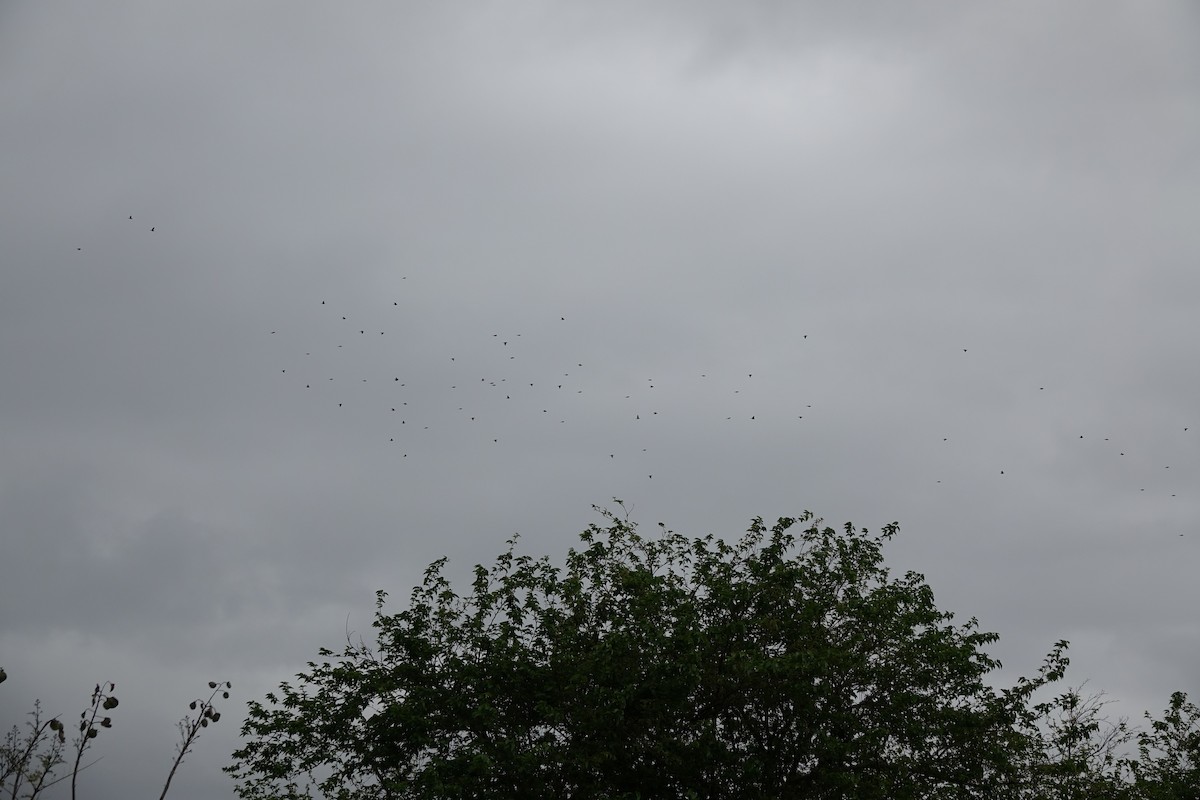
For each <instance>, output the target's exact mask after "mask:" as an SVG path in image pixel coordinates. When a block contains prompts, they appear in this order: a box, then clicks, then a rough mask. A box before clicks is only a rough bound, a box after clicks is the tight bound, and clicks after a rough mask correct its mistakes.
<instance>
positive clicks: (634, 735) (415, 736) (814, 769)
mask: <svg viewBox="0 0 1200 800" xmlns="http://www.w3.org/2000/svg"><path fill="white" fill-rule="evenodd" d="M618 502H619V501H618ZM601 513H602V515H603V518H604V522H605V524H604V526H603V527H601V526H597V525H592V526H590V527H589V528H588V529H587V530H586V531H585V532H584V533H583V534H582V535H581V537H580V538H581V540H582V545H583V546H582V548H581V549H578V550H577V549H572V550H570V552H569V554H568V555H567V558H566V563H565V566H564V567H562V568H560V567H557V566H554V565H552V564H551V562H550V560H549V559H548V558H541V559H538V560H535V559H533V558H531V557H530V556H528V555H517V554H516V553H515V547H516V540H515V537H514V539H512V540H510V541H509V542H508V549H507V551H506V552H504V553H502V554H501V555H500V556H499V557H498V558H497V559H496V562H495V564H494V565H493V566H492V567H491V568H490V569H489V568H484V567H482V566H478V567H476V569H475V579H474V582H473V585H472V587H471V591H470V592H469V593H467V594H465V595H460V594H458V593H456V592H455V591H454V589H453V588H452V586H451V585H450V582H449V581H448V580H447V579H446V578H445V577H444V575H443V568H444V566H445V563H446V561H445V559H442V560H439V561H435V562H434V563H433V564H431V565H430V566H429V568H428V569H427V570H426V572H425V576H424V580H423V582H422V583H421V584H420V585H419V586H417V587H416V588H414V590H413V591H412V594H411V598H410V603H409V606H408V608H407V609H406V610H404V611H401V612H400V613H397V614H385V613H384V605H385V600H386V597H387V595H386V593H385V592H382V591H380V592H378V594H377V604H376V616H375V620H374V623H373V626H374V628H375V629H376V639H377V643H376V644H375V645H373V646H369V645H367V644H366V643H365V642H363V641H362V640H361V639H359V640H358V641H357V642H355V641H354V640H353V639H351V638H350V637H348V641H347V645H346V647H345V649H344V650H343V651H342V652H341V653H340V655H337V656H335V654H334V653H333V651H331V650H328V649H324V648H322V649H321V650H320V655H321V657H322V658H324V659H327V660H325V661H324V662H323V663H320V664H318V663H315V662H309V664H308V671H307V672H302V673H299V674H298V675H297V679H298V683H296V684H294V685H293V683H290V682H284V683H282V684H281V685H280V691H279V693H278V694H276V693H270V694H268V695H267V696H266V701H267V704H265V705H264V704H262V703H259V702H257V701H252V702H250V703H249V713H248V716H247V719H246V721H245V723H244V724H243V727H242V734H243V736H244V737H245V744H244V746H243V747H242V748H241V749H239V750H238V751H237V752H235V753H234V756H233V758H234V761H233V763H232V764H231V765H230V766H228V767H226V768H225V769H226V771H227V772H228V773H229V774H231V775H232V776H233V777H234V778H235V780H236V781H237V792H238V794H239V795H240V796H241V797H242V798H244V799H245V800H266V799H267V798H289V800H294V799H295V798H312V797H320V796H324V797H331V798H332V797H336V798H340V799H342V800H367V799H368V798H370V799H371V800H375V799H376V798H449V797H464V798H465V797H514V798H515V797H522V798H565V797H592V798H634V797H656V798H673V797H679V798H684V797H692V798H723V797H739V798H768V797H770V798H851V797H853V798H889V799H895V800H900V799H903V798H922V799H924V798H985V797H986V798H1005V797H1018V796H1025V794H1024V793H1025V790H1026V789H1027V788H1028V781H1027V780H1026V778H1027V775H1026V774H1025V772H1023V770H1025V769H1026V768H1027V759H1026V748H1027V746H1028V743H1029V741H1030V740H1029V738H1028V736H1027V735H1026V734H1025V733H1024V732H1023V731H1022V725H1021V721H1022V714H1025V713H1026V711H1027V709H1026V705H1027V702H1028V698H1029V696H1030V694H1031V693H1032V692H1033V691H1035V690H1036V689H1037V688H1039V687H1041V686H1042V685H1044V684H1046V683H1049V682H1051V681H1053V680H1057V679H1058V677H1060V676H1061V667H1062V666H1064V665H1065V663H1066V659H1065V657H1063V656H1062V650H1063V649H1064V648H1065V647H1066V643H1065V642H1060V643H1059V646H1058V647H1056V649H1055V651H1054V653H1052V654H1051V656H1050V658H1049V659H1048V662H1047V667H1046V668H1044V669H1043V671H1042V672H1041V673H1040V674H1039V675H1038V676H1036V677H1035V678H1034V679H1031V680H1026V679H1022V683H1021V684H1020V685H1019V686H1018V687H1016V688H1014V689H1013V690H1010V691H1005V692H997V691H995V690H993V689H990V688H989V687H987V686H986V685H985V684H984V682H983V679H984V677H985V676H986V675H987V674H988V673H989V672H991V671H992V670H993V669H995V668H997V667H998V666H999V664H998V662H996V661H995V660H993V659H992V658H991V657H989V656H988V655H987V654H986V653H985V652H984V651H983V648H984V647H985V646H986V645H988V644H990V643H992V642H994V641H995V640H996V639H997V638H998V637H997V635H996V634H993V633H985V632H981V631H979V630H978V627H977V622H976V620H975V619H971V620H969V621H968V622H966V623H965V624H961V625H956V624H953V623H952V619H953V615H952V614H950V613H947V612H943V611H940V610H939V609H938V608H937V606H936V605H935V603H934V597H933V592H932V591H931V589H930V588H929V586H928V585H927V584H926V583H925V580H924V578H923V576H921V575H920V574H917V573H914V572H908V573H906V574H905V575H904V576H902V577H899V578H897V577H893V576H891V575H890V573H889V571H888V570H887V569H886V568H885V567H884V565H883V555H882V548H883V544H884V542H885V541H887V540H889V539H891V538H892V537H893V536H895V534H896V532H897V526H896V525H895V524H892V525H889V526H886V527H884V528H883V530H882V532H881V533H879V534H877V535H871V534H870V533H869V532H868V531H867V530H865V529H862V530H859V529H856V528H855V527H854V526H853V525H850V524H847V525H846V526H845V527H844V528H843V530H841V531H835V530H834V529H832V528H828V527H821V520H819V519H815V518H814V517H813V516H812V515H811V514H809V513H807V512H806V513H805V514H804V515H802V516H800V517H798V518H784V519H780V520H779V521H778V522H777V523H776V524H775V525H774V526H772V527H771V528H769V529H768V528H767V527H766V525H765V524H764V523H763V521H762V519H761V518H758V519H755V520H753V523H752V524H751V526H750V528H749V531H748V532H747V533H746V534H745V535H744V536H743V537H741V538H740V539H739V540H738V541H737V542H736V543H733V544H730V543H727V542H725V541H723V540H720V539H715V538H713V537H712V536H708V537H706V538H703V539H695V540H691V539H688V538H687V537H685V536H683V535H681V534H677V533H675V532H673V531H670V530H667V529H666V528H665V526H662V530H661V531H660V532H659V535H657V536H655V537H652V538H651V537H644V536H642V535H641V534H639V533H638V531H637V526H636V525H635V524H633V523H630V522H628V521H627V520H626V519H621V518H618V517H617V516H615V515H614V514H612V513H610V512H608V511H603V510H601ZM804 524H807V525H808V527H807V528H804V529H803V530H799V528H800V526H801V525H804ZM660 526H661V523H660ZM797 531H799V532H797ZM1055 659H1057V660H1055Z"/></svg>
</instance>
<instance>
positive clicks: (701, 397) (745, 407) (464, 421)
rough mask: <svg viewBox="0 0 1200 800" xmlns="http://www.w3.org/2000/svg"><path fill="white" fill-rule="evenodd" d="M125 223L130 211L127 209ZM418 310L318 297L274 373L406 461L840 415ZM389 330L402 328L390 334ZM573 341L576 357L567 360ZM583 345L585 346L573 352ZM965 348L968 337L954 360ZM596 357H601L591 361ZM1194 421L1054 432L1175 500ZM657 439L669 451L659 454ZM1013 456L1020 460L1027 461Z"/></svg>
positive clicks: (936, 434) (766, 385)
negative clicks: (1120, 431) (445, 336)
mask: <svg viewBox="0 0 1200 800" xmlns="http://www.w3.org/2000/svg"><path fill="white" fill-rule="evenodd" d="M128 221H129V222H134V217H133V215H129V217H128ZM156 230H157V226H150V227H149V232H150V233H154V232H155V231H156ZM76 249H77V250H79V251H82V250H83V248H82V247H78V248H76ZM404 280H407V278H404ZM412 310H413V309H412V307H411V306H410V305H409V303H408V302H407V298H406V302H401V300H399V299H389V300H386V301H385V300H380V301H376V302H374V303H372V304H371V307H369V308H365V307H363V306H356V307H349V306H347V307H335V303H334V302H333V301H332V300H326V299H318V298H314V299H313V300H312V301H311V306H310V308H309V311H311V312H312V315H311V316H309V317H306V318H303V319H300V320H298V321H296V322H289V323H287V324H281V325H279V326H277V327H276V328H275V329H273V330H270V331H269V335H270V336H272V337H277V340H278V341H279V342H280V344H281V345H282V346H281V348H280V349H279V350H278V351H277V352H278V355H279V356H280V357H281V358H282V359H283V360H284V362H285V363H284V365H282V366H280V367H279V370H278V374H279V375H281V376H282V377H283V378H284V380H285V381H286V382H287V383H288V385H290V386H293V387H300V388H302V389H303V390H304V391H305V392H306V393H307V394H308V396H309V398H310V399H311V402H312V403H313V404H314V407H316V408H320V407H324V408H327V409H329V410H332V411H335V412H337V413H339V414H341V415H342V418H343V419H344V420H350V421H355V420H356V421H358V422H361V423H365V424H364V425H363V426H362V428H363V429H370V430H373V431H376V432H380V431H381V429H382V431H381V434H382V435H379V434H378V433H377V434H376V435H377V436H379V438H380V439H381V440H382V441H383V443H384V444H386V445H387V446H388V447H390V448H393V450H394V451H395V452H396V453H398V455H399V457H400V458H404V459H407V458H409V456H410V455H413V456H414V457H418V456H420V455H421V454H422V453H427V452H429V450H431V449H432V450H443V449H444V448H445V447H446V446H448V445H449V444H450V443H454V444H455V445H456V446H457V445H463V444H466V445H468V446H471V445H473V446H491V447H496V446H499V445H502V444H507V443H510V442H514V441H515V442H518V444H519V445H520V446H522V447H525V448H528V447H534V448H537V447H540V446H543V445H544V442H545V437H547V436H549V437H553V436H555V435H556V434H555V433H554V429H555V428H557V429H558V430H559V431H562V430H564V429H565V428H567V427H570V426H568V422H572V423H580V424H578V425H577V427H578V428H580V429H582V430H584V431H585V433H584V434H583V438H581V439H578V440H576V441H575V443H574V444H575V445H577V446H578V447H583V448H586V449H589V450H591V451H592V457H594V458H596V459H603V460H605V461H608V462H610V463H614V464H619V465H622V466H626V465H630V464H632V465H634V466H633V468H634V469H641V470H643V474H644V475H645V477H646V479H653V477H654V470H655V468H658V469H662V468H665V466H666V465H668V464H670V463H671V460H670V457H669V455H670V454H669V451H670V450H671V449H672V448H671V445H670V442H671V437H672V436H675V437H678V436H679V435H680V430H681V428H680V427H678V426H679V425H682V426H685V428H686V426H692V427H691V428H688V429H687V430H688V431H690V430H694V429H695V426H696V425H697V424H699V425H702V426H705V427H706V429H708V426H716V425H720V424H721V423H755V424H759V425H764V424H765V425H766V426H767V427H766V428H763V429H762V433H763V434H764V435H765V436H766V437H768V439H767V441H769V439H770V437H774V438H775V439H776V440H778V439H779V438H780V437H788V436H791V433H789V431H790V430H796V431H805V428H798V429H797V428H790V429H789V428H784V427H781V424H783V425H802V426H808V428H807V431H812V430H813V429H814V428H813V426H818V428H819V427H820V426H822V425H823V424H827V423H828V421H829V420H830V419H832V418H834V417H836V416H837V411H838V410H837V409H836V408H834V409H832V411H833V413H832V414H829V415H828V416H827V417H825V419H822V415H821V412H822V411H827V410H830V408H831V407H832V406H836V405H838V403H837V402H836V400H834V399H832V398H825V399H824V400H822V402H821V403H818V406H817V409H816V410H814V403H813V402H810V401H811V400H814V399H815V398H812V397H809V398H804V399H797V398H795V397H793V396H790V394H789V392H790V391H791V386H790V385H788V386H787V387H786V390H785V391H779V389H780V386H781V384H779V383H776V384H774V385H773V386H772V383H771V376H762V375H759V376H757V377H756V373H754V372H749V371H747V372H739V373H737V374H736V375H735V374H730V372H729V370H724V371H722V370H721V369H720V368H719V367H716V366H713V365H710V366H708V367H701V366H695V365H694V366H692V367H690V366H688V365H686V364H684V363H683V362H682V360H680V361H679V362H677V363H669V364H666V365H665V366H664V367H663V374H662V375H661V379H659V380H656V379H655V378H654V377H651V376H645V377H641V376H638V377H637V378H634V377H633V376H632V375H630V374H628V372H627V371H626V372H623V371H622V370H620V369H614V368H613V365H612V364H607V365H605V364H595V365H594V364H593V363H592V362H593V361H594V360H595V358H594V357H593V356H595V353H593V352H592V351H590V350H589V349H588V347H587V346H586V343H587V341H588V337H587V334H586V332H584V331H583V330H580V329H576V328H575V326H574V325H573V323H572V320H570V319H568V316H567V315H566V314H553V315H551V314H546V315H545V317H544V319H541V320H527V321H526V322H525V323H524V325H525V327H526V329H525V330H524V331H521V332H517V331H508V332H503V331H500V330H493V331H491V332H488V333H482V332H481V333H479V334H477V337H476V338H475V339H474V340H473V341H467V340H460V341H459V342H458V344H457V345H456V347H457V348H458V349H457V351H455V350H452V349H446V350H443V351H441V352H438V347H437V346H436V345H435V344H434V343H435V342H439V341H443V340H442V339H441V338H440V337H438V336H436V335H431V332H429V331H412V330H405V329H404V326H405V324H406V321H407V320H409V319H411V318H412V317H413V316H414V315H412V314H411V313H408V312H411V311H412ZM389 314H390V315H391V316H388V315H389ZM389 328H392V329H393V330H394V331H395V332H396V333H399V334H401V335H399V336H397V335H393V336H391V337H389V335H388V334H389ZM530 328H536V329H537V330H530ZM460 333H461V330H460ZM526 333H530V334H532V335H530V336H526V335H525V334H526ZM792 338H793V341H790V342H785V341H776V342H774V343H773V346H775V347H781V348H787V347H791V348H793V349H795V348H808V347H812V346H814V344H815V343H814V342H810V340H809V337H808V334H806V333H799V332H798V333H796V334H794V336H793V337H792ZM285 342H286V344H285ZM402 342H403V343H406V344H404V345H403V346H402V345H401V343H402ZM413 343H415V345H414V344H413ZM414 346H415V348H416V349H415V350H414V349H413V348H414ZM443 346H444V345H443ZM817 346H819V345H817ZM572 348H573V349H572ZM568 352H570V353H574V354H575V356H574V357H569V356H568ZM583 352H587V353H589V356H586V357H583V356H579V355H578V354H579V353H583ZM954 352H957V350H955V351H954ZM972 352H973V351H972V349H971V348H968V347H962V348H961V354H960V357H962V358H966V357H968V356H971V355H972ZM389 365H391V366H389ZM593 366H597V367H600V368H599V369H596V370H593V369H592V367H593ZM759 369H763V368H762V367H760V368H759ZM389 370H390V371H389ZM704 370H707V371H704ZM767 371H768V372H769V371H770V369H769V368H767ZM593 373H594V374H593ZM764 377H766V380H764ZM1046 390H1047V386H1030V387H1029V394H1031V395H1038V394H1039V393H1043V392H1044V393H1046V395H1042V396H1043V397H1045V396H1047V395H1049V394H1050V392H1047V391H1046ZM843 422H844V420H843ZM614 423H615V424H614ZM622 423H625V424H627V426H626V427H625V428H624V430H625V431H627V433H626V434H621V433H619V432H618V433H614V431H620V430H622ZM677 423H678V424H677ZM673 426H674V427H673ZM945 427H951V426H945ZM1115 427H1120V426H1115ZM1160 427H1161V426H1160ZM1193 430H1194V428H1193V426H1191V425H1179V426H1178V428H1177V429H1176V430H1175V431H1174V433H1173V434H1172V436H1173V438H1175V440H1176V441H1175V445H1176V446H1174V447H1171V448H1163V447H1159V448H1158V449H1157V450H1156V449H1155V445H1154V444H1150V443H1148V442H1146V441H1141V442H1139V441H1132V440H1130V438H1129V437H1128V436H1126V437H1124V438H1122V437H1118V436H1115V435H1105V433H1106V432H1104V431H1083V432H1079V431H1075V432H1072V433H1071V434H1070V435H1069V436H1068V435H1066V434H1065V433H1063V432H1062V431H1061V430H1059V431H1057V438H1058V440H1059V442H1058V445H1057V446H1058V447H1059V448H1061V449H1066V443H1065V440H1066V439H1072V440H1074V441H1075V442H1076V443H1077V445H1078V447H1080V448H1082V447H1083V446H1085V445H1089V444H1090V445H1091V446H1092V448H1093V449H1092V450H1090V451H1088V452H1087V453H1085V454H1084V453H1081V454H1080V455H1079V456H1078V457H1080V458H1084V459H1090V462H1089V463H1092V464H1096V463H1098V461H1099V459H1104V458H1111V459H1113V460H1115V461H1117V462H1119V463H1122V464H1124V463H1128V464H1130V465H1131V466H1130V468H1129V469H1127V470H1126V471H1125V475H1126V476H1127V478H1129V480H1130V481H1131V483H1130V484H1129V485H1130V490H1131V491H1133V490H1136V492H1137V493H1139V494H1146V493H1147V492H1149V493H1150V494H1151V495H1159V496H1169V497H1171V498H1175V497H1178V496H1180V494H1181V493H1183V494H1187V495H1190V494H1191V492H1190V491H1189V487H1188V485H1187V484H1186V481H1187V479H1188V477H1189V476H1190V475H1194V474H1195V472H1196V471H1197V470H1198V469H1200V462H1198V460H1197V459H1196V456H1197V455H1198V454H1197V452H1196V447H1195V441H1196V440H1195V439H1194V438H1192V437H1194V436H1195V434H1194V433H1193ZM927 433H928V435H929V436H928V438H929V439H930V441H931V442H938V440H939V439H940V442H938V443H939V444H940V445H941V446H942V447H943V448H952V447H954V446H955V445H956V444H962V443H963V439H964V437H963V436H962V435H961V434H962V431H958V432H956V433H948V432H947V430H945V429H943V430H940V431H935V430H933V429H932V428H930V429H929V430H928V431H927ZM1159 433H1160V434H1162V433H1164V431H1159ZM464 434H465V436H464ZM559 435H561V434H559ZM735 435H737V434H735ZM754 435H755V436H757V435H758V433H756V434H754ZM447 437H449V438H447ZM753 441H755V442H759V441H764V440H762V439H754V440H753ZM1156 441H1157V445H1162V443H1163V441H1164V440H1163V437H1162V436H1161V435H1159V436H1158V437H1157V440H1156ZM1139 444H1143V445H1148V446H1144V447H1139V446H1138V445H1139ZM856 446H857V445H856ZM578 447H577V448H576V449H578ZM971 447H972V445H971V444H970V443H968V444H966V445H965V446H964V447H963V448H962V451H960V452H959V454H958V455H959V457H958V460H957V461H955V460H954V459H946V460H945V461H944V466H945V472H947V473H950V474H943V475H941V476H937V475H930V476H929V479H930V480H931V482H933V483H935V484H942V483H943V482H949V479H950V477H951V475H953V474H954V473H955V472H958V471H961V470H962V469H965V468H968V467H969V468H980V467H979V465H980V463H981V462H982V461H983V458H984V457H985V456H984V454H982V453H979V452H978V451H976V452H970V451H971ZM656 449H658V450H660V451H663V452H667V456H664V457H662V458H658V459H655V458H654V457H653V456H654V454H655V450H656ZM1166 449H1170V450H1171V452H1172V456H1173V457H1175V458H1178V459H1179V460H1181V461H1184V462H1185V463H1182V464H1180V465H1179V466H1181V467H1182V469H1176V470H1175V472H1174V473H1172V472H1171V470H1172V466H1173V464H1172V463H1166V462H1165V459H1158V460H1159V461H1161V462H1163V463H1157V464H1155V463H1154V462H1155V458H1154V453H1155V452H1162V451H1164V450H1166ZM1007 458H1008V460H1009V463H1008V464H1007V465H1005V464H997V465H995V467H994V468H993V470H992V474H993V475H995V476H996V477H1005V476H1011V475H1013V474H1014V469H1013V466H1014V465H1013V463H1012V462H1013V461H1015V459H1014V458H1012V456H1011V454H1010V456H1008V457H1007ZM1016 466H1017V467H1018V469H1017V470H1016V471H1018V472H1019V471H1021V469H1020V468H1021V467H1022V466H1023V465H1021V464H1019V463H1018V464H1017V465H1016ZM1152 472H1156V473H1157V475H1154V474H1152ZM1164 476H1168V477H1166V478H1164ZM1175 476H1181V477H1178V478H1176V477H1175Z"/></svg>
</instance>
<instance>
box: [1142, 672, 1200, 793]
mask: <svg viewBox="0 0 1200 800" xmlns="http://www.w3.org/2000/svg"><path fill="white" fill-rule="evenodd" d="M1145 716H1146V720H1147V721H1148V722H1149V723H1150V727H1149V728H1148V729H1144V730H1142V731H1139V732H1138V735H1137V740H1138V754H1139V758H1138V759H1137V760H1136V761H1134V762H1132V764H1131V770H1132V772H1133V774H1134V778H1135V781H1134V786H1135V789H1136V792H1135V794H1134V795H1133V796H1135V797H1137V798H1139V799H1140V798H1145V800H1195V798H1196V797H1197V796H1200V708H1198V707H1197V706H1196V704H1195V703H1192V702H1190V701H1189V700H1188V698H1187V695H1186V694H1185V693H1183V692H1175V693H1173V694H1172V695H1171V700H1170V704H1169V705H1168V707H1167V710H1166V711H1165V712H1164V713H1163V717H1162V719H1158V720H1156V719H1153V718H1152V717H1151V716H1150V714H1149V713H1147V714H1146V715H1145Z"/></svg>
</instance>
